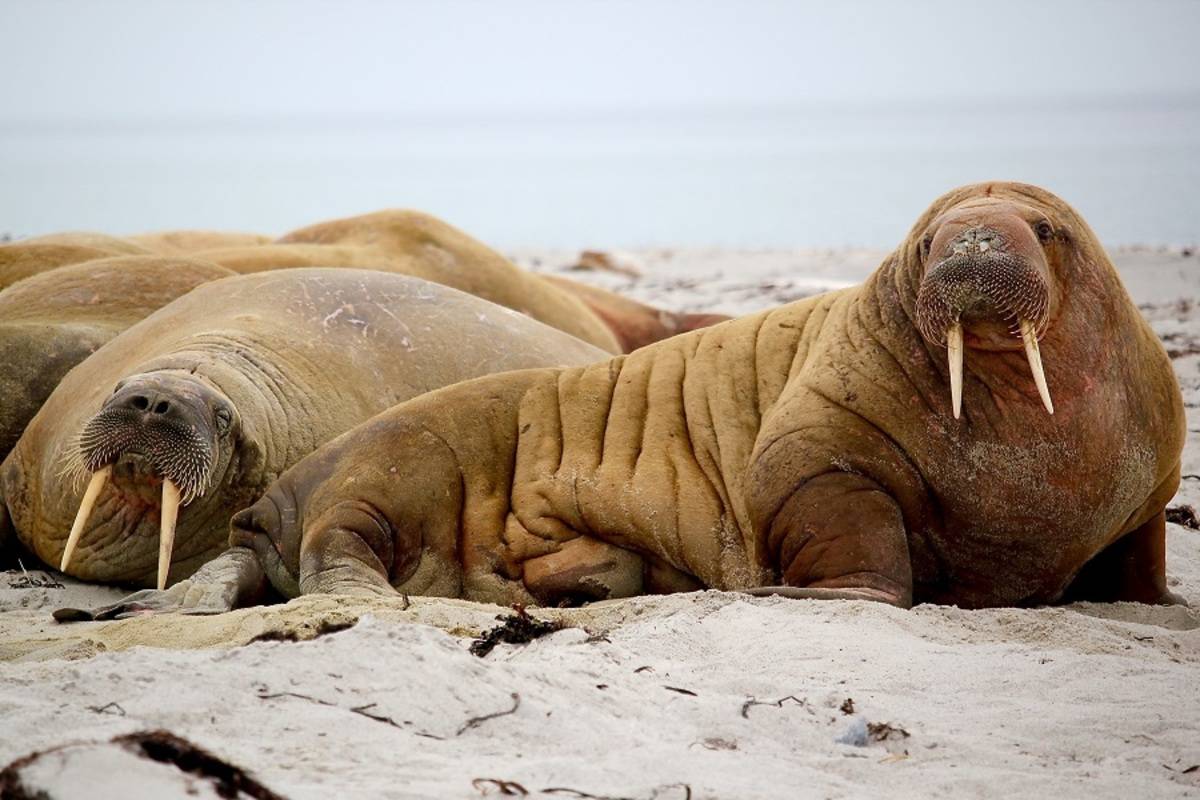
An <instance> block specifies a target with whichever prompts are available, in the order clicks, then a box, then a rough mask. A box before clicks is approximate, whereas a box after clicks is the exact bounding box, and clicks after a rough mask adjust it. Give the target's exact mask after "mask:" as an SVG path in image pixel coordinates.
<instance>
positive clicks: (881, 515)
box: [764, 472, 912, 608]
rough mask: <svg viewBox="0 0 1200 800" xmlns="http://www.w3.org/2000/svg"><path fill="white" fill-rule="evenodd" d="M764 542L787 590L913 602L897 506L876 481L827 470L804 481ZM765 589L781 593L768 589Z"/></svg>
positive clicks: (905, 540) (894, 602) (905, 541)
mask: <svg viewBox="0 0 1200 800" xmlns="http://www.w3.org/2000/svg"><path fill="white" fill-rule="evenodd" d="M767 546H768V548H769V551H770V552H771V553H773V554H774V555H775V563H776V564H777V565H778V567H779V571H780V573H781V574H782V576H783V582H784V583H785V584H787V586H788V587H796V589H798V590H800V591H801V592H803V594H793V593H790V592H789V595H790V596H793V597H795V596H801V597H812V598H817V599H820V598H825V599H855V600H876V601H879V602H885V603H891V604H892V605H897V606H900V607H902V608H908V607H910V606H912V565H911V564H910V563H909V557H908V538H907V536H906V535H905V530H904V519H903V517H902V515H901V512H900V507H899V505H898V504H897V503H896V501H895V499H893V498H892V497H891V495H889V494H887V493H886V492H885V491H884V490H883V489H882V488H881V487H880V486H879V484H877V483H875V482H874V481H872V480H870V479H869V478H866V477H863V476H861V475H855V474H852V473H848V472H831V473H826V474H824V475H819V476H817V477H816V478H813V479H811V480H809V481H807V482H806V483H804V484H803V485H802V486H801V487H800V488H799V489H798V490H797V491H796V492H794V493H793V494H792V495H791V496H790V497H789V498H788V499H787V500H786V501H785V502H784V504H783V505H782V506H781V507H780V509H779V511H778V513H777V514H776V515H775V518H774V520H772V522H771V524H770V527H769V529H768V532H767ZM764 591H765V592H766V593H768V594H782V593H783V592H782V591H781V590H778V589H774V588H773V587H767V588H766V589H765V590H764Z"/></svg>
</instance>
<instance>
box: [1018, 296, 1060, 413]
mask: <svg viewBox="0 0 1200 800" xmlns="http://www.w3.org/2000/svg"><path fill="white" fill-rule="evenodd" d="M1021 341H1022V342H1024V343H1025V355H1026V356H1027V357H1028V358H1029V369H1030V370H1031V371H1032V372H1033V382H1034V383H1036V384H1037V390H1038V394H1040V395H1041V396H1042V405H1044V406H1045V407H1046V410H1047V411H1049V412H1050V413H1051V414H1053V413H1054V403H1053V402H1052V401H1051V400H1050V387H1049V386H1047V385H1046V372H1045V370H1043V369H1042V353H1041V350H1039V349H1038V340H1037V331H1036V330H1035V329H1034V326H1033V323H1032V322H1030V321H1029V320H1027V319H1023V320H1021Z"/></svg>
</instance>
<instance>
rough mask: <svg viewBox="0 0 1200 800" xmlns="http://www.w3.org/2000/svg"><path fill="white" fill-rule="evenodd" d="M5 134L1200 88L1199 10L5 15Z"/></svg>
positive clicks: (366, 4) (1163, 0)
mask: <svg viewBox="0 0 1200 800" xmlns="http://www.w3.org/2000/svg"><path fill="white" fill-rule="evenodd" d="M0 30H2V31H3V46H2V47H0V119H2V120H5V121H8V122H13V121H17V120H29V119H45V118H62V117H67V118H96V117H101V118H116V119H121V118H130V117H137V118H145V117H164V118H171V117H193V116H211V115H214V114H215V115H221V116H247V115H251V116H260V115H262V116H273V115H279V114H286V115H292V114H324V113H329V114H334V113H347V112H350V113H356V114H389V115H390V114H406V113H424V112H430V111H439V112H443V111H450V112H456V111H462V112H477V111H482V110H492V109H500V110H512V111H522V112H524V111H532V110H542V111H548V112H556V111H561V110H568V109H569V110H575V109H581V110H604V109H627V108H637V107H663V106H672V107H678V106H683V107H694V106H730V105H734V106H740V105H752V106H777V105H794V104H803V103H805V102H809V101H820V102H829V101H833V102H846V103H851V104H855V103H862V102H864V101H874V100H889V99H890V100H905V99H923V98H941V97H965V98H973V99H975V100H984V101H986V100H987V99H990V98H998V97H1003V98H1008V97H1022V96H1030V95H1034V96H1048V97H1055V96H1061V95H1065V94H1088V95H1090V94H1103V93H1123V94H1141V93H1147V92H1154V93H1176V92H1200V55H1198V52H1200V2H1193V1H1192V0H1159V1H1158V2H1153V1H1151V0H1138V2H1105V1H1104V0H1080V1H1078V2H1058V3H1053V2H1019V1H1018V2H1014V1H1013V0H1006V1H1005V2H996V1H995V0H993V1H992V2H987V3H979V4H972V3H967V2H920V1H919V0H910V1H908V2H891V1H890V0H888V1H887V2H828V1H826V2H820V3H811V4H810V3H797V2H766V1H758V2H755V1H753V0H736V1H735V0H727V2H703V1H702V0H689V1H686V2H685V1H684V0H678V2H672V1H671V0H632V1H630V2H619V1H611V0H607V1H606V2H564V1H563V0H544V1H543V0H505V2H494V1H491V0H479V1H478V2H474V1H472V0H442V1H441V2H429V1H428V0H424V1H422V2H389V3H385V2H371V1H370V0H341V2H332V1H330V2H311V1H309V2H292V1H289V2H280V1H278V0H273V1H271V2H246V1H245V0H224V1H214V0H204V2H181V1H175V2H163V0H125V1H124V2H100V1H98V0H97V1H95V2H82V1H81V2H64V1H63V0H37V2H32V1H27V0H0Z"/></svg>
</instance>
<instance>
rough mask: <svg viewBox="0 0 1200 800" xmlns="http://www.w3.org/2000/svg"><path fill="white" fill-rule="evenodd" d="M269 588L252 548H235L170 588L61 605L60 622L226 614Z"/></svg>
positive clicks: (146, 590)
mask: <svg viewBox="0 0 1200 800" xmlns="http://www.w3.org/2000/svg"><path fill="white" fill-rule="evenodd" d="M265 590H266V575H265V574H264V573H263V569H262V567H261V566H259V563H258V559H257V558H256V557H255V554H254V552H253V551H252V550H249V549H248V548H245V547H231V548H230V549H229V550H226V551H225V552H224V553H222V554H221V555H220V556H218V557H217V558H215V559H213V560H212V561H209V562H208V563H206V564H205V565H204V566H202V567H200V569H198V570H196V572H195V574H193V575H192V576H191V577H190V578H187V579H185V580H182V581H179V582H177V583H175V584H174V585H172V586H171V588H169V589H163V590H159V589H143V590H142V591H140V592H134V593H133V594H131V595H129V596H128V597H124V598H122V599H120V600H118V601H117V602H115V603H113V604H111V605H107V606H100V607H99V608H92V609H80V608H59V609H56V610H55V612H54V618H55V619H56V620H58V621H59V622H86V621H92V620H108V619H124V618H126V617H136V616H139V615H142V614H162V613H167V612H175V613H179V614H222V613H224V612H226V611H232V610H233V609H235V608H239V607H242V606H248V605H254V604H255V603H256V602H258V601H259V600H261V599H262V596H263V593H264V592H265Z"/></svg>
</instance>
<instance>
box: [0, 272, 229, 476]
mask: <svg viewBox="0 0 1200 800" xmlns="http://www.w3.org/2000/svg"><path fill="white" fill-rule="evenodd" d="M233 274H234V273H233V272H231V271H229V270H227V269H225V268H223V267H219V266H217V265H216V264H209V263H206V262H204V261H196V260H194V259H186V258H177V257H163V256H117V257H115V258H105V259H100V260H97V261H88V262H85V263H83V264H76V265H73V266H69V267H61V268H59V269H54V270H51V271H49V272H44V273H41V274H39V275H34V276H33V277H30V278H26V279H24V280H21V281H18V282H17V283H15V284H14V285H12V286H10V287H8V288H7V289H5V290H4V291H0V460H3V459H4V457H5V456H6V455H8V452H9V450H11V449H12V447H13V445H14V444H16V442H17V438H18V437H19V436H20V435H21V431H23V430H24V429H25V424H26V423H27V422H29V420H30V419H32V418H33V415H34V414H36V413H37V410H38V409H39V408H41V406H42V403H43V402H44V401H45V400H46V398H47V397H49V396H50V393H51V392H52V391H53V390H54V387H55V386H57V385H58V382H59V381H60V380H61V379H62V377H63V376H64V375H66V374H67V371H68V370H70V369H71V368H72V367H74V366H75V365H76V364H78V363H79V362H81V361H83V360H84V359H85V358H87V357H88V356H89V355H91V354H92V353H93V352H94V351H95V350H96V349H97V348H98V347H100V346H101V345H102V344H104V343H105V342H107V341H109V340H110V339H112V338H113V337H114V336H116V335H117V334H118V333H120V332H121V331H123V330H125V329H126V328H128V327H129V326H131V325H133V324H134V323H136V322H138V321H140V320H142V319H144V318H145V317H146V316H147V315H149V314H150V313H151V312H154V311H156V310H158V309H160V308H162V307H163V306H165V305H166V304H167V303H169V302H171V301H172V300H174V299H175V298H177V297H179V296H181V295H183V294H186V293H187V292H189V291H191V290H192V289H194V288H195V287H197V286H199V285H200V284H202V283H207V282H209V281H214V280H219V279H221V278H226V277H229V276H231V275H233Z"/></svg>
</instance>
